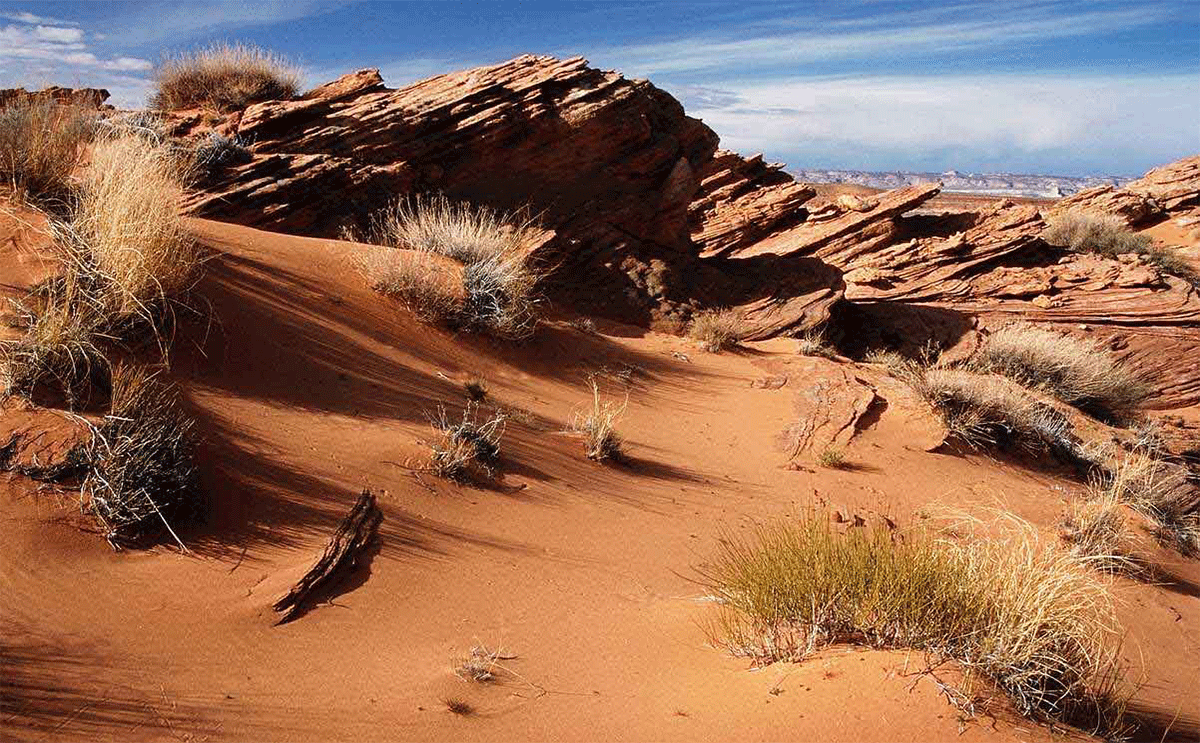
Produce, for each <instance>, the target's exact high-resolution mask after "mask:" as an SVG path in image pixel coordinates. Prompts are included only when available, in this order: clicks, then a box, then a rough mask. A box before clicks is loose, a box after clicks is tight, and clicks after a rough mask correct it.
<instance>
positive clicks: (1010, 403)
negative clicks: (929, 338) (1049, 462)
mask: <svg viewBox="0 0 1200 743" xmlns="http://www.w3.org/2000/svg"><path fill="white" fill-rule="evenodd" d="M909 382H910V384H912V385H913V388H914V389H915V390H916V391H917V393H918V394H920V395H921V396H922V397H923V398H925V400H926V401H927V402H929V404H930V405H932V406H933V408H934V409H935V410H937V411H938V412H939V413H940V414H941V416H942V419H943V420H944V421H945V423H946V428H947V430H948V432H949V434H950V436H951V437H952V438H955V439H957V440H959V441H962V442H963V443H966V444H968V445H969V446H972V447H979V446H985V445H1000V446H1016V447H1021V448H1024V449H1028V450H1031V451H1051V452H1054V453H1057V454H1065V453H1066V454H1073V453H1074V452H1075V451H1076V449H1077V447H1076V444H1075V442H1074V439H1073V437H1072V436H1071V433H1070V430H1071V424H1070V421H1069V420H1068V419H1067V418H1066V416H1065V415H1063V414H1062V413H1061V412H1059V411H1057V410H1055V409H1054V408H1053V407H1051V406H1049V405H1047V404H1045V403H1043V402H1041V401H1039V400H1036V399H1035V398H1033V397H1031V396H1030V395H1028V394H1026V393H1024V391H1023V390H1021V389H1020V388H1019V387H1015V386H1014V385H1012V384H1011V383H1008V382H1007V381H1006V380H1004V379H1003V378H1001V377H996V376H994V375H990V374H976V373H974V372H970V371H963V370H959V369H939V368H934V369H921V370H919V371H916V372H914V373H912V375H911V376H910V377H909Z"/></svg>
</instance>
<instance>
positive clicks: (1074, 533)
mask: <svg viewBox="0 0 1200 743" xmlns="http://www.w3.org/2000/svg"><path fill="white" fill-rule="evenodd" d="M1059 527H1060V529H1059V534H1060V536H1062V538H1063V541H1065V542H1066V543H1067V544H1068V545H1070V550H1071V553H1072V554H1074V555H1075V556H1076V557H1078V558H1079V559H1080V560H1082V561H1083V562H1085V563H1086V564H1087V565H1089V566H1091V567H1093V568H1095V569H1097V570H1100V571H1103V572H1107V573H1128V574H1137V573H1139V572H1140V565H1139V563H1138V561H1137V560H1136V559H1135V558H1134V557H1132V548H1131V547H1132V545H1131V542H1132V539H1133V534H1132V531H1131V530H1130V526H1129V519H1128V518H1127V516H1126V514H1125V507H1124V506H1123V505H1122V504H1121V501H1120V500H1118V499H1117V498H1116V497H1114V496H1113V494H1112V493H1111V492H1110V491H1103V490H1102V491H1100V492H1098V493H1095V494H1094V497H1091V498H1087V499H1084V500H1076V501H1073V502H1072V503H1071V508H1070V510H1069V512H1068V513H1067V514H1065V515H1064V517H1063V520H1062V523H1061V524H1060V525H1059Z"/></svg>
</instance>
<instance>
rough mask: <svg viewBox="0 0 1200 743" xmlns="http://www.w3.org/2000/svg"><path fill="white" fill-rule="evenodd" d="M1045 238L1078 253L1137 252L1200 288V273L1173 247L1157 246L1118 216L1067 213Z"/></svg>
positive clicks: (1050, 226)
mask: <svg viewBox="0 0 1200 743" xmlns="http://www.w3.org/2000/svg"><path fill="white" fill-rule="evenodd" d="M1042 239H1043V240H1045V241H1046V242H1048V243H1050V244H1051V245H1054V246H1057V247H1061V248H1066V249H1067V250H1071V251H1074V252H1076V253H1097V254H1099V255H1103V256H1108V257H1109V258H1115V257H1116V256H1118V255H1121V254H1123V253H1134V254H1136V255H1140V256H1142V257H1143V258H1145V259H1146V260H1147V261H1149V262H1150V263H1152V264H1153V265H1155V266H1157V267H1158V269H1159V270H1160V271H1162V272H1164V273H1169V274H1172V275H1175V276H1179V277H1181V278H1183V279H1186V280H1188V281H1190V282H1191V283H1193V284H1195V285H1197V286H1200V273H1197V271H1196V269H1195V268H1194V267H1193V266H1192V265H1191V264H1190V263H1189V262H1188V261H1187V260H1186V259H1184V258H1183V257H1182V256H1180V255H1179V254H1178V253H1176V252H1175V251H1174V250H1171V249H1169V248H1162V247H1157V246H1155V245H1154V241H1153V240H1151V239H1150V238H1149V237H1148V236H1146V235H1143V234H1140V233H1137V232H1134V231H1133V230H1131V229H1129V227H1128V226H1127V225H1126V224H1125V223H1124V222H1123V221H1121V219H1119V218H1118V217H1114V216H1111V215H1107V214H1091V213H1088V212H1067V213H1066V214H1063V215H1060V216H1059V217H1057V218H1055V219H1054V220H1052V221H1051V222H1050V225H1049V226H1048V227H1047V228H1046V231H1045V232H1043V233H1042Z"/></svg>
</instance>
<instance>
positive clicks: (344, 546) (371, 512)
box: [274, 490, 383, 624]
mask: <svg viewBox="0 0 1200 743" xmlns="http://www.w3.org/2000/svg"><path fill="white" fill-rule="evenodd" d="M381 521H383V512H382V511H380V510H379V505H378V504H377V503H376V502H375V495H374V493H372V492H371V491H370V490H363V491H362V495H360V496H358V502H356V503H355V504H354V508H351V509H350V513H348V514H346V518H344V519H342V523H341V524H339V525H338V529H337V531H336V532H335V533H334V535H333V538H332V539H330V540H329V545H328V546H327V547H326V548H325V552H324V553H323V554H322V555H321V558H320V559H319V560H317V562H316V563H315V564H314V565H313V566H312V567H311V568H309V569H308V572H307V573H305V574H304V577H302V578H301V579H300V580H299V581H297V582H296V585H294V586H292V588H291V590H290V591H288V592H287V594H285V595H284V596H283V597H282V598H281V599H279V600H278V601H276V602H275V605H274V608H275V611H277V612H280V613H282V616H281V617H280V618H279V621H278V622H276V623H275V624H284V623H286V622H290V621H291V620H293V619H295V618H296V617H297V616H299V615H300V614H301V613H303V611H304V607H305V606H306V605H307V604H308V598H309V596H310V595H312V594H313V593H314V592H316V591H318V590H320V589H322V588H325V587H327V586H329V585H330V584H331V583H333V582H334V581H335V580H337V579H338V578H339V577H341V576H344V575H345V574H347V573H349V572H350V571H352V570H354V568H356V567H357V566H358V558H359V556H360V555H361V554H362V552H363V550H365V549H366V548H367V546H368V545H370V543H371V540H373V539H374V538H375V532H376V530H377V529H378V528H379V523H380V522H381Z"/></svg>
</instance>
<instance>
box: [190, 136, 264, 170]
mask: <svg viewBox="0 0 1200 743" xmlns="http://www.w3.org/2000/svg"><path fill="white" fill-rule="evenodd" d="M251 159H253V155H251V154H250V150H249V149H247V147H246V142H245V141H244V140H243V139H242V138H241V137H238V136H236V135H235V136H232V137H226V136H224V135H221V134H217V133H216V132H209V133H208V139H206V140H204V141H203V142H201V143H200V144H198V145H196V146H195V148H194V149H193V150H192V160H193V162H194V163H195V164H196V167H197V169H199V170H200V172H201V173H203V174H204V175H206V176H209V177H212V176H213V175H215V174H217V173H218V172H220V171H221V170H222V169H224V168H226V167H229V166H230V165H241V164H243V163H247V162H250V160H251Z"/></svg>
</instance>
